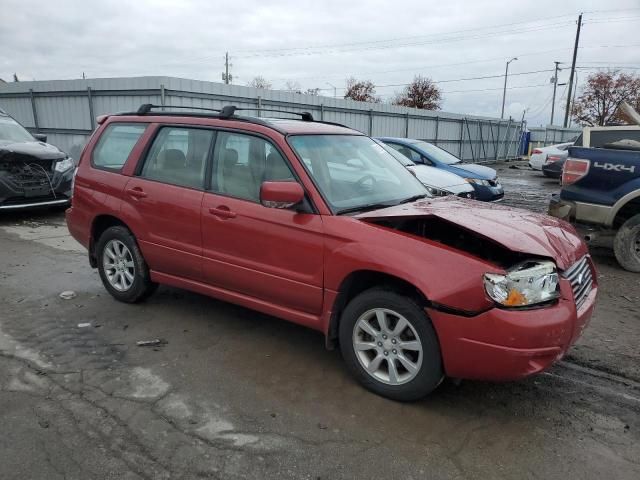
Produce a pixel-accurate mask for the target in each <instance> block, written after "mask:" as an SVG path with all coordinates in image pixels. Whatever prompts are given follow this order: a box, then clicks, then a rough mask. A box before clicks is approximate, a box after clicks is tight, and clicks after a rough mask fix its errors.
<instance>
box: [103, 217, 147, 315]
mask: <svg viewBox="0 0 640 480" xmlns="http://www.w3.org/2000/svg"><path fill="white" fill-rule="evenodd" d="M96 258H97V262H98V272H99V273H100V279H101V280H102V284H103V285H104V287H105V288H106V289H107V291H108V292H109V293H110V294H111V296H112V297H113V298H115V299H116V300H119V301H120V302H125V303H136V302H141V301H143V300H144V299H146V298H147V297H149V295H151V294H152V293H153V292H154V291H155V290H156V288H157V287H158V284H157V283H154V282H152V281H151V278H150V275H149V268H148V267H147V263H146V262H145V261H144V257H143V256H142V252H141V251H140V248H139V247H138V243H137V242H136V239H135V237H134V236H133V234H132V233H131V232H130V231H129V230H128V229H127V228H126V227H123V226H115V227H109V228H108V229H106V230H105V231H104V232H103V233H102V235H100V238H99V239H98V243H97V245H96Z"/></svg>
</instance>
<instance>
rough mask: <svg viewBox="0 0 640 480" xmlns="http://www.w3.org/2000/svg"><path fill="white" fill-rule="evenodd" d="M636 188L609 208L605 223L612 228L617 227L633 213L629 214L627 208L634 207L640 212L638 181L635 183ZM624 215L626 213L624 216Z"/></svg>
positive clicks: (639, 186) (639, 185) (639, 187)
mask: <svg viewBox="0 0 640 480" xmlns="http://www.w3.org/2000/svg"><path fill="white" fill-rule="evenodd" d="M636 186H637V188H635V189H634V190H632V191H631V192H629V193H627V194H626V195H624V196H623V197H621V198H620V199H619V200H618V201H617V202H616V203H615V204H614V205H613V208H612V209H611V212H610V213H609V218H608V221H607V225H608V226H610V227H613V228H619V227H620V225H622V224H623V223H624V222H625V221H626V220H627V219H628V218H631V217H632V216H633V215H629V210H630V209H633V208H636V209H638V211H637V212H636V213H640V181H639V182H638V183H637V184H636ZM625 215H627V216H626V217H625Z"/></svg>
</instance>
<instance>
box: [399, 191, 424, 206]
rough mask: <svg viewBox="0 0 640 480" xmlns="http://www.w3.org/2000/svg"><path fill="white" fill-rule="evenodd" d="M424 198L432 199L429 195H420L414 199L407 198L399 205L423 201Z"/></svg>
mask: <svg viewBox="0 0 640 480" xmlns="http://www.w3.org/2000/svg"><path fill="white" fill-rule="evenodd" d="M423 198H430V196H429V195H427V194H426V193H423V194H420V195H414V196H413V197H409V198H405V199H404V200H402V201H401V202H399V203H398V205H401V204H403V203H411V202H415V201H416V200H421V199H423Z"/></svg>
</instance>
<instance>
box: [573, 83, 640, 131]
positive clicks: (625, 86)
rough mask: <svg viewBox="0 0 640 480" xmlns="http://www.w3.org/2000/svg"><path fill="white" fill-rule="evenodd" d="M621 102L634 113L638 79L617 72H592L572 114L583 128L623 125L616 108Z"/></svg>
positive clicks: (637, 103) (637, 102)
mask: <svg viewBox="0 0 640 480" xmlns="http://www.w3.org/2000/svg"><path fill="white" fill-rule="evenodd" d="M623 101H627V102H628V103H629V104H630V105H631V106H633V107H635V108H636V110H637V109H638V107H640V76H637V75H629V74H626V73H621V72H619V71H610V72H598V73H594V74H592V75H589V77H588V78H587V83H586V85H585V86H584V87H583V89H582V93H581V94H580V96H579V97H578V98H576V101H575V103H574V105H573V107H572V109H571V115H573V118H575V119H576V121H578V122H579V123H581V124H582V125H589V126H595V125H607V124H609V123H622V122H625V121H626V118H625V116H624V114H622V112H620V111H618V105H620V103H622V102H623Z"/></svg>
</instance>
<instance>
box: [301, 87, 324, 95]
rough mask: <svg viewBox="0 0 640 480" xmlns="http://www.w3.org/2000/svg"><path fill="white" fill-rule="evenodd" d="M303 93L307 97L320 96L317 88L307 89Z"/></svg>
mask: <svg viewBox="0 0 640 480" xmlns="http://www.w3.org/2000/svg"><path fill="white" fill-rule="evenodd" d="M304 93H306V94H307V95H315V96H318V95H320V89H319V88H307V89H306V90H305V92H304Z"/></svg>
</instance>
